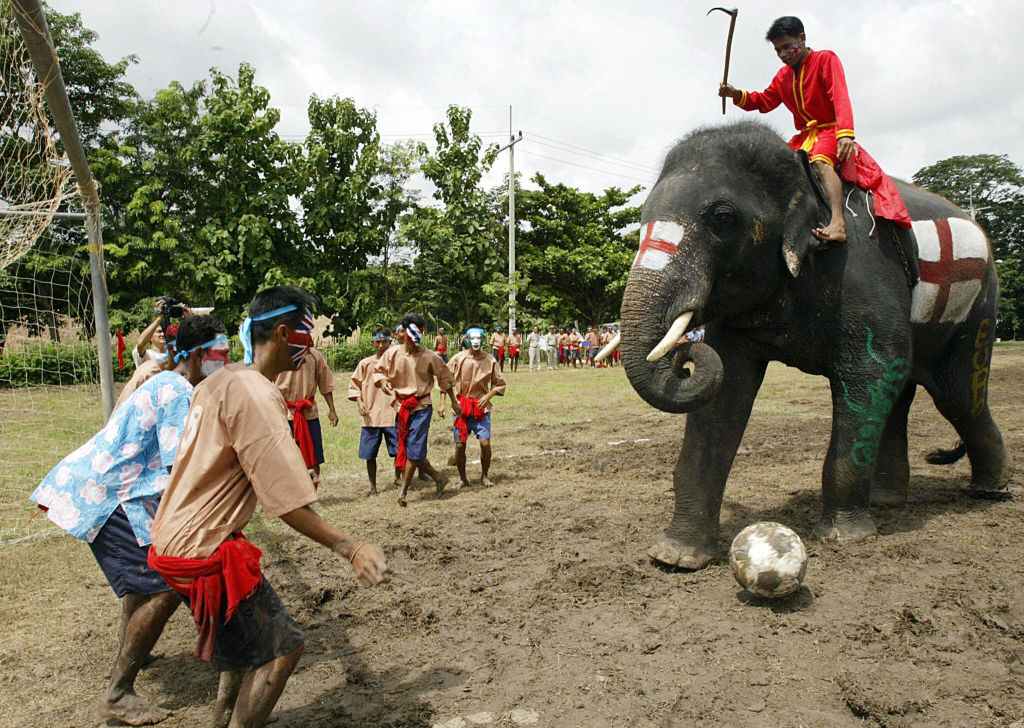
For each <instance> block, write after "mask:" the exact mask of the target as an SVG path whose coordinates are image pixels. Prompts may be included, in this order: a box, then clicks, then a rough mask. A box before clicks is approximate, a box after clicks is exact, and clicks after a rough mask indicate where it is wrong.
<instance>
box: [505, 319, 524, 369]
mask: <svg viewBox="0 0 1024 728" xmlns="http://www.w3.org/2000/svg"><path fill="white" fill-rule="evenodd" d="M522 348H523V337H522V336H520V335H519V329H517V328H515V327H513V328H512V333H511V334H509V335H508V366H509V370H510V371H513V372H517V371H519V350H520V349H522Z"/></svg>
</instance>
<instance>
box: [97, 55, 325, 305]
mask: <svg viewBox="0 0 1024 728" xmlns="http://www.w3.org/2000/svg"><path fill="white" fill-rule="evenodd" d="M210 73H211V78H210V82H209V86H208V85H207V83H206V82H205V81H200V82H197V83H196V84H194V85H193V86H192V87H191V88H188V89H186V88H184V87H183V86H182V85H181V84H179V83H177V82H174V83H172V84H171V85H170V87H169V88H166V89H163V90H161V91H159V92H157V94H156V97H155V98H154V100H153V101H152V102H150V103H148V104H146V105H145V107H144V108H143V110H142V112H141V113H140V114H139V117H138V118H137V120H136V122H135V124H134V127H133V129H132V133H131V134H130V135H129V137H128V144H127V145H125V146H122V148H121V150H120V151H121V153H122V155H124V156H123V158H121V159H120V160H119V162H120V168H119V169H117V170H116V171H115V167H116V166H117V165H114V164H113V163H111V164H109V165H108V167H107V170H106V171H107V173H108V174H111V175H115V174H117V175H127V176H128V177H129V178H130V179H131V180H132V181H133V183H135V184H136V185H137V186H136V187H135V190H134V194H133V195H132V198H131V201H130V202H129V203H128V205H127V206H126V210H125V220H124V225H123V228H122V229H121V230H120V232H119V234H118V235H117V236H116V237H115V239H113V240H110V241H109V242H108V245H107V255H108V260H110V261H111V262H112V265H111V266H110V268H109V273H110V282H111V297H112V299H113V300H114V301H122V300H124V301H125V302H126V303H127V302H129V301H133V300H136V299H137V298H138V297H140V296H146V297H148V296H155V295H159V294H161V293H167V292H172V293H177V294H179V295H180V296H181V297H183V298H184V299H186V300H187V301H188V302H190V303H192V304H193V305H203V304H213V305H214V307H215V308H217V309H218V311H217V313H218V314H219V315H220V316H221V317H222V318H223V319H224V320H225V321H226V322H227V323H233V322H234V321H237V320H238V319H239V318H240V317H241V314H242V311H243V310H244V307H245V304H247V303H248V301H249V299H250V298H251V297H252V294H253V293H254V292H255V291H256V290H258V289H259V288H262V287H264V286H266V285H273V284H276V283H280V282H282V281H284V280H291V281H294V282H297V283H299V284H300V285H305V286H307V287H308V286H312V285H313V283H314V282H313V279H312V277H311V276H309V271H310V270H311V268H310V265H309V255H308V250H306V249H305V248H304V247H303V246H302V231H301V229H300V226H299V221H298V215H297V212H296V211H295V210H293V209H292V207H291V204H290V198H292V197H295V196H298V195H299V194H300V192H301V187H300V177H299V175H297V174H296V171H295V167H296V161H297V160H298V158H299V154H300V147H299V146H298V145H296V144H292V143H289V142H285V141H283V140H282V139H281V138H280V137H279V136H278V134H277V132H276V131H275V127H276V125H277V122H278V120H279V118H280V112H279V111H278V110H277V109H274V108H271V107H270V106H269V103H270V94H269V92H268V91H267V90H266V89H265V88H263V87H261V86H258V85H257V84H256V83H255V71H254V70H253V69H252V67H251V66H249V65H248V64H245V63H243V64H241V65H240V66H239V69H238V79H237V81H235V80H234V79H231V78H230V77H229V76H227V75H225V74H223V73H221V72H220V71H219V70H217V69H215V68H214V69H211V72H210Z"/></svg>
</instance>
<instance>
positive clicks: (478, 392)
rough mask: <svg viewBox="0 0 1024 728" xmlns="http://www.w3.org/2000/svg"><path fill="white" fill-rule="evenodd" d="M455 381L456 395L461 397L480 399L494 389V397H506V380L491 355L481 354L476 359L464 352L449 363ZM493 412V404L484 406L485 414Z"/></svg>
mask: <svg viewBox="0 0 1024 728" xmlns="http://www.w3.org/2000/svg"><path fill="white" fill-rule="evenodd" d="M448 368H449V369H451V370H452V377H453V378H454V380H455V393H456V394H458V395H459V396H460V397H472V398H473V399H480V398H481V397H483V396H484V395H485V394H487V393H488V392H489V391H491V390H492V389H493V390H494V395H495V396H496V397H497V396H504V394H505V378H504V377H503V376H501V368H500V367H499V366H498V360H497V359H495V358H494V357H493V356H491V355H490V354H485V353H484V352H480V356H479V357H474V356H473V355H472V354H471V353H470V352H469V351H466V350H463V351H460V352H459V353H458V354H456V355H455V356H453V357H452V359H451V361H450V362H448ZM490 411H491V403H490V401H488V402H487V403H486V404H485V405H484V412H490Z"/></svg>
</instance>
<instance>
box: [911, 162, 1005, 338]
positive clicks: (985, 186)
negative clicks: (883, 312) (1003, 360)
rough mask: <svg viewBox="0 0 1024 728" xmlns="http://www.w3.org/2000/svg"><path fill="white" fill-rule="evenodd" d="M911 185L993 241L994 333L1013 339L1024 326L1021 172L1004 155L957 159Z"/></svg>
mask: <svg viewBox="0 0 1024 728" xmlns="http://www.w3.org/2000/svg"><path fill="white" fill-rule="evenodd" d="M914 182H915V183H917V184H918V185H920V186H921V187H924V188H925V189H928V190H931V191H932V192H935V193H937V194H940V195H942V196H944V197H946V198H947V199H949V200H951V201H952V202H954V203H956V204H957V205H959V206H960V207H962V208H964V209H965V210H971V209H972V208H973V211H974V213H975V219H976V221H977V222H978V224H979V225H980V226H981V227H982V229H983V230H984V231H985V233H986V234H987V235H988V237H989V240H990V241H991V242H992V251H993V253H994V254H995V257H996V268H997V270H998V272H999V280H1000V289H1001V290H1000V303H999V324H998V326H997V330H996V332H997V335H998V336H1001V337H1004V338H1014V337H1015V336H1016V335H1020V331H1021V324H1022V323H1024V281H1022V278H1021V272H1022V270H1024V174H1022V173H1021V170H1020V168H1019V167H1017V165H1015V164H1014V163H1013V162H1011V161H1010V159H1009V158H1008V157H1007V156H1006V155H1005V154H1004V155H995V154H976V155H974V156H958V157H950V158H949V159H944V160H942V161H940V162H936V163H935V164H933V165H931V166H930V167H924V168H922V169H920V170H918V171H917V173H916V174H915V175H914Z"/></svg>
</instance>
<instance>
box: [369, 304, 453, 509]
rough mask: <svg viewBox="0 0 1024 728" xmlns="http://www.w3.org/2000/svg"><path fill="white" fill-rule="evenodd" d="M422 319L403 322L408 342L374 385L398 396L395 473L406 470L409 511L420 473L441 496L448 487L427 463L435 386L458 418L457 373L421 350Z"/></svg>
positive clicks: (383, 363)
mask: <svg viewBox="0 0 1024 728" xmlns="http://www.w3.org/2000/svg"><path fill="white" fill-rule="evenodd" d="M423 327H424V322H423V317H422V316H420V315H419V314H418V313H407V314H406V315H405V316H403V317H402V328H403V329H404V331H405V338H404V340H403V343H402V346H392V347H391V348H390V349H388V350H387V351H386V352H384V354H383V355H381V357H380V360H379V361H378V362H377V366H376V367H374V370H373V380H374V384H375V385H376V386H378V387H380V388H381V389H382V390H383V391H384V394H386V395H394V397H395V406H396V407H397V408H398V415H397V417H396V422H395V425H396V427H397V428H398V456H397V457H396V458H395V467H396V468H402V494H401V495H400V496H399V497H398V505H400V506H402V507H405V506H406V505H407V502H406V496H407V495H408V493H409V483H410V482H411V481H412V476H413V473H414V472H415V471H416V468H419V469H420V472H421V473H426V474H427V475H429V476H430V477H431V478H432V479H433V481H434V485H435V487H436V488H437V494H438V495H441V491H442V490H444V486H445V485H446V484H447V483H448V476H447V475H443V474H441V473H439V472H438V471H437V470H435V469H434V466H432V465H431V464H430V461H429V460H427V436H428V435H429V434H430V417H431V415H432V414H433V412H434V407H433V405H432V404H431V400H430V393H431V391H432V390H433V388H434V380H435V379H436V380H437V386H438V388H439V389H440V390H441V396H444V395H446V394H447V395H448V397H449V398H451V401H452V411H453V412H455V413H456V414H458V413H459V403H458V402H456V401H455V393H454V391H453V389H452V373H451V372H450V371H449V370H448V367H447V366H445V363H444V362H443V361H441V357H439V356H438V355H437V354H436V353H434V352H433V351H430V350H429V349H426V348H424V347H423V346H420V339H422V338H423Z"/></svg>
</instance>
